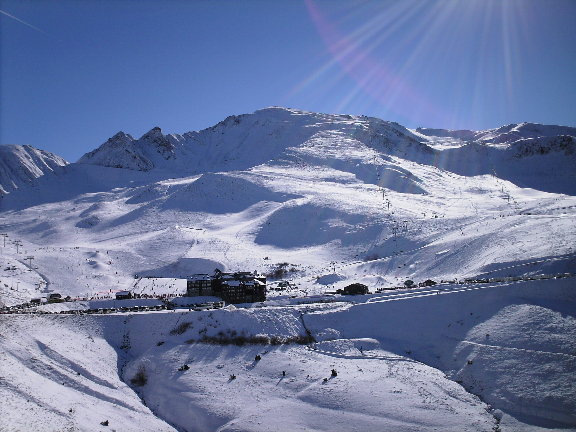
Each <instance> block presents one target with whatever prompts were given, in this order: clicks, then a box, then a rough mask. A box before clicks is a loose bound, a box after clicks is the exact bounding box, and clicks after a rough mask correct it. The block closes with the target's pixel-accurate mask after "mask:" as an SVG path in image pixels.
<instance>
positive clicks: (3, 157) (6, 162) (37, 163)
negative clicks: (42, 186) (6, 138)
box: [0, 145, 68, 196]
mask: <svg viewBox="0 0 576 432" xmlns="http://www.w3.org/2000/svg"><path fill="white" fill-rule="evenodd" d="M65 165H68V162H67V161H65V160H64V159H62V158H61V157H60V156H58V155H55V154H54V153H50V152H48V151H45V150H38V149H36V148H34V147H32V146H29V145H24V146H20V145H1V146H0V196H1V195H3V194H7V193H9V192H11V191H13V190H15V189H18V188H19V187H21V186H23V185H29V184H31V183H33V181H34V180H35V179H37V178H38V177H41V176H43V175H45V174H52V173H55V172H58V170H59V168H60V167H63V166H65Z"/></svg>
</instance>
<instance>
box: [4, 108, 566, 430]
mask: <svg viewBox="0 0 576 432" xmlns="http://www.w3.org/2000/svg"><path fill="white" fill-rule="evenodd" d="M575 137H576V128H570V127H559V126H546V125H536V124H529V123H522V124H518V125H508V126H504V127H501V128H498V129H492V130H488V131H449V130H442V129H422V128H419V129H416V130H410V129H407V128H405V127H403V126H401V125H399V124H397V123H393V122H387V121H384V120H380V119H376V118H371V117H363V116H349V115H330V114H319V113H310V112H305V111H300V110H295V109H287V108H279V107H272V108H266V109H263V110H259V111H256V112H254V113H252V114H246V115H240V116H230V117H228V118H226V119H225V120H223V121H222V122H220V123H218V124H217V125H215V126H213V127H211V128H208V129H204V130H202V131H197V132H187V133H184V134H181V135H179V134H167V135H166V134H164V133H163V132H162V131H161V130H160V129H159V128H153V129H152V130H151V131H150V132H148V133H146V134H145V135H144V136H142V137H141V138H139V139H135V138H133V137H132V136H130V135H128V134H126V133H123V132H119V133H118V134H116V135H115V136H114V137H112V138H110V139H109V140H108V141H107V142H106V143H104V144H103V145H101V146H100V147H99V148H97V149H95V150H94V151H92V152H89V153H87V154H86V155H84V156H83V157H82V158H81V159H80V160H79V161H78V162H76V163H72V164H69V165H67V166H65V167H64V168H62V169H60V170H59V171H60V172H59V173H58V174H59V175H57V176H56V175H45V176H42V177H39V178H37V179H36V180H35V181H34V184H33V186H27V185H22V186H21V187H20V188H19V189H18V190H16V191H13V192H12V193H10V194H8V195H6V196H4V197H2V198H1V199H0V211H1V214H2V222H1V230H2V231H3V232H4V233H6V234H7V235H8V237H7V238H6V246H3V243H1V242H2V241H3V239H0V246H2V255H1V256H0V259H1V262H0V264H1V266H0V301H2V302H3V303H5V304H7V305H13V304H18V303H22V302H25V301H28V300H29V299H30V298H31V297H34V296H38V295H40V294H41V290H44V289H48V290H55V291H58V292H60V293H62V294H63V295H70V296H72V297H90V296H97V297H108V296H110V295H112V293H113V292H114V291H116V290H119V289H130V290H133V291H134V292H141V293H159V292H164V293H166V292H182V289H183V288H182V286H181V284H180V285H179V282H178V280H177V278H183V277H186V276H188V275H190V274H193V273H212V272H213V271H214V269H216V268H218V269H220V270H227V271H238V270H239V271H254V270H257V271H259V272H262V273H265V274H269V275H271V276H274V277H276V276H277V275H282V277H283V279H286V280H289V281H290V283H291V288H290V289H289V291H278V292H276V291H271V292H270V293H269V297H270V299H269V300H268V301H267V302H265V303H263V304H261V305H259V306H262V307H261V308H260V307H259V308H253V309H252V308H250V307H248V308H247V309H244V308H239V309H236V308H234V307H230V308H229V309H227V310H225V311H221V312H222V313H220V312H218V313H216V312H214V314H213V315H208V312H206V313H196V315H194V314H195V312H190V313H188V312H187V311H186V312H181V313H180V312H170V313H168V312H166V313H150V314H144V315H134V316H133V318H132V315H130V316H129V318H126V316H124V315H120V316H110V317H106V316H103V317H97V318H90V317H85V318H86V319H83V318H82V317H80V318H75V319H74V320H73V319H72V317H71V318H70V320H65V319H64V318H62V320H59V321H57V320H53V319H52V317H51V316H45V317H41V318H33V317H30V318H29V319H30V320H33V319H38V320H40V319H41V320H42V321H41V323H42V324H40V326H41V327H42V328H44V327H45V328H46V329H50V330H46V331H47V332H49V333H47V335H44V334H42V331H40V330H38V328H37V327H38V326H37V324H36V321H28V320H27V317H20V318H19V319H18V320H15V321H13V322H11V324H10V325H11V326H13V327H12V328H14V329H17V330H15V331H21V332H25V333H26V334H27V335H28V336H27V337H26V340H25V342H24V343H23V345H22V346H21V344H20V342H19V341H17V340H12V339H10V340H8V341H6V343H5V346H6V352H7V353H8V354H6V358H7V361H9V362H10V364H11V365H12V366H11V367H12V368H14V370H20V369H19V368H24V370H26V371H29V372H30V375H26V374H24V375H18V374H12V373H10V374H9V373H6V374H4V373H3V374H2V375H3V376H6V377H9V378H6V379H7V380H8V381H9V382H10V383H12V385H13V386H14V387H15V388H16V387H25V388H33V387H34V384H33V383H34V379H33V378H32V377H34V376H35V375H34V374H36V373H38V371H39V370H40V369H42V368H43V369H42V370H49V371H52V372H50V374H48V378H46V379H47V380H48V381H47V382H48V383H47V384H46V385H47V386H49V387H47V388H50V391H45V392H44V393H42V395H41V396H38V397H37V398H36V399H35V400H36V401H37V402H33V404H32V405H34V404H36V405H38V406H42V407H44V408H43V409H42V412H43V413H44V414H45V415H46V418H50V419H51V423H50V422H49V423H47V424H50V425H57V424H59V423H58V422H59V421H60V419H61V418H64V417H65V418H66V419H68V420H67V421H69V422H70V425H72V426H74V425H79V424H80V425H83V424H85V423H84V422H88V423H89V424H94V422H96V418H95V417H94V414H93V413H91V412H89V411H87V410H82V409H81V408H80V407H76V408H74V409H77V410H78V416H77V417H74V415H72V414H67V412H65V411H63V412H60V411H59V409H52V408H50V409H47V408H46V406H47V405H46V404H48V402H47V401H49V400H51V398H53V397H57V396H56V395H57V394H58V391H56V390H54V388H57V387H53V385H57V386H59V385H60V384H53V382H58V383H59V382H65V383H68V384H67V387H68V388H69V390H67V391H66V392H65V393H63V394H62V396H58V397H61V399H59V400H61V401H62V403H63V404H73V403H74V401H77V400H82V401H86V403H88V404H93V406H95V407H97V408H95V412H97V413H98V415H99V416H105V415H108V416H110V418H111V422H116V426H117V427H119V428H121V429H125V430H132V429H131V428H133V429H134V430H141V429H142V426H141V425H142V424H145V422H146V421H147V419H150V418H151V419H155V417H153V415H154V414H156V415H157V416H159V417H160V418H161V419H163V420H166V421H167V422H168V423H169V424H170V425H174V426H175V427H176V428H179V429H180V430H283V429H282V425H290V427H289V428H288V429H289V430H297V429H298V428H301V429H305V430H335V429H338V427H336V426H335V425H334V424H331V423H330V422H328V421H327V420H326V419H327V418H333V419H334V421H335V422H337V423H338V425H340V426H341V429H343V430H352V429H354V428H355V427H356V428H357V429H358V430H406V431H408V430H411V431H413V430H434V428H436V429H442V428H444V430H455V431H456V430H470V431H472V430H498V429H499V428H501V430H504V431H506V430H509V431H516V430H517V431H520V430H531V431H534V432H542V431H543V430H549V428H554V427H564V428H568V427H570V426H572V424H573V422H574V421H575V420H574V416H573V412H574V408H575V407H576V389H575V388H574V387H575V386H574V384H573V383H571V382H568V381H570V379H569V378H568V377H569V376H571V374H573V373H574V372H576V365H575V363H574V355H573V354H574V353H573V351H571V350H572V348H573V346H575V344H576V333H575V330H574V329H576V324H575V323H576V317H575V314H574V310H576V308H575V307H573V306H574V304H575V302H576V299H575V298H574V294H573V290H571V287H572V286H573V278H571V277H563V278H562V279H550V280H548V279H547V280H546V281H542V280H540V279H541V278H549V277H553V276H556V275H560V274H562V275H563V276H566V275H564V274H565V273H569V274H575V273H576V251H575V250H574V244H575V243H576V223H574V222H575V218H576V182H574V174H575V173H576V152H575V150H576V143H575V139H576V138H575ZM30 256H32V257H33V258H32V259H30ZM142 277H144V278H142ZM146 277H155V278H152V279H146ZM510 277H512V278H515V279H522V280H510V279H509V278H510ZM495 278H496V279H504V280H505V282H498V283H494V284H491V285H482V286H478V285H474V284H469V285H460V284H456V283H452V284H447V285H446V286H445V288H442V289H441V290H434V289H430V290H427V289H422V290H421V291H418V292H415V291H400V292H397V291H394V292H391V293H386V292H384V293H382V294H374V295H373V296H369V297H365V298H363V299H356V300H348V299H345V298H341V297H331V296H330V295H329V294H326V293H327V292H333V291H335V290H336V289H338V288H343V287H344V286H346V285H348V284H349V283H351V282H360V283H364V284H366V285H367V286H368V287H369V288H370V290H371V291H372V292H374V291H375V290H377V289H378V288H390V287H393V286H396V287H398V286H402V285H403V284H404V282H405V281H407V280H413V281H415V282H421V281H424V280H426V279H433V280H435V281H441V280H444V281H452V282H454V281H456V280H458V281H462V280H464V279H482V280H488V279H491V280H493V279H495ZM271 282H272V286H275V285H274V279H271ZM438 294H445V295H438ZM315 296H318V297H315ZM93 303H94V302H93ZM302 303H305V304H302ZM87 304H88V303H87V302H77V303H71V304H69V305H68V304H67V305H66V307H70V308H72V307H73V308H78V309H82V308H86V307H89V306H87ZM94 304H97V306H93V307H106V306H103V304H104V302H103V301H102V302H100V303H94ZM50 307H52V305H49V306H46V307H44V309H43V310H50ZM170 314H172V315H170ZM181 320H183V321H184V322H190V323H191V324H190V329H189V330H186V329H185V330H184V331H183V333H184V332H186V333H185V334H184V335H182V336H180V334H179V333H177V332H176V333H175V334H173V333H172V330H173V329H174V328H176V327H177V326H178V325H179V323H181ZM38 322H40V321H38ZM518 323H522V325H520V324H518ZM500 324H501V325H500ZM75 329H78V337H76V336H73V334H74V331H75ZM235 331H238V332H240V331H244V332H245V334H246V335H247V336H254V337H256V336H257V335H264V336H265V337H279V338H288V339H290V338H297V337H298V336H301V335H303V334H304V335H305V334H306V332H307V331H310V332H311V334H312V335H313V336H314V338H315V339H316V341H317V344H316V345H315V346H314V347H315V348H316V350H311V348H312V347H300V346H297V347H284V346H283V347H280V348H278V349H277V350H276V349H273V348H270V350H269V351H268V348H266V353H268V352H270V353H271V355H270V358H272V359H273V361H272V362H270V363H268V362H264V363H261V364H259V365H256V364H255V363H252V359H253V358H254V356H255V355H256V354H258V353H260V354H262V349H260V348H258V347H255V346H249V347H240V348H238V347H219V346H210V345H202V344H195V345H193V346H194V351H193V352H192V351H191V350H190V345H189V344H188V343H187V341H188V342H190V341H194V340H198V339H201V338H202V337H203V335H204V336H206V335H208V336H211V337H217V336H218V334H220V333H222V334H229V333H230V334H231V332H235ZM0 333H1V332H0ZM59 333H63V334H66V335H68V336H67V337H68V338H69V341H68V342H66V341H62V342H61V343H60V342H59V343H58V345H57V346H54V347H52V348H51V349H52V350H54V351H58V352H59V353H60V352H61V353H65V354H62V355H56V354H54V353H53V352H52V351H50V350H46V349H45V348H43V347H44V346H45V345H46V344H47V343H48V342H47V341H48V340H54V339H55V338H56V337H55V335H57V334H59ZM560 333H561V334H562V335H560ZM152 336H153V337H152ZM89 337H93V338H94V339H95V341H96V342H94V343H95V345H94V346H92V345H90V347H89V348H87V349H86V350H85V352H83V353H82V354H80V353H77V352H75V350H74V349H73V346H72V345H70V344H76V343H78V344H84V343H85V342H84V341H85V339H86V338H89ZM536 339H537V340H538V341H542V342H541V343H540V342H537V341H536ZM71 341H74V342H71ZM91 343H92V342H91ZM190 343H192V342H190ZM100 346H108V347H113V349H107V350H104V351H105V357H106V360H102V362H105V364H106V366H103V367H102V368H100V369H101V370H102V371H104V372H98V373H96V372H93V371H89V370H88V369H87V368H88V366H87V365H90V364H91V363H92V362H94V361H95V360H94V359H95V358H97V354H96V352H97V351H98V350H97V349H96V348H94V347H100ZM364 350H366V352H367V353H369V354H370V356H369V358H363V351H364ZM104 351H103V352H104ZM262 355H264V354H262ZM115 356H117V358H116V357H115ZM30 358H35V359H38V358H40V359H42V362H43V364H44V366H42V368H40V369H39V366H38V365H37V363H36V360H34V361H33V360H30ZM99 361H100V360H99ZM175 362H176V363H175ZM116 363H118V365H116ZM180 363H187V364H188V363H189V364H191V365H193V366H192V369H191V372H190V371H189V373H187V375H184V374H181V373H180V372H179V371H177V368H176V367H175V365H176V364H178V365H180ZM424 363H425V364H424ZM58 364H61V365H62V364H63V365H64V366H65V368H67V369H66V370H68V369H70V370H69V371H68V372H70V374H69V376H68V375H67V377H63V375H62V373H57V372H54V371H53V370H52V369H58V366H57V365H58ZM110 364H114V365H115V366H114V367H116V366H117V367H118V376H114V377H111V376H110V374H109V373H108V372H106V371H108V369H110V368H111V366H110ZM46 365H49V366H46ZM78 366H81V367H78ZM334 367H336V368H338V369H339V370H340V369H342V370H345V371H346V373H345V374H342V376H341V375H339V376H338V380H331V381H326V382H324V381H323V380H322V379H321V376H322V374H323V373H324V372H323V371H324V369H328V370H329V369H330V368H334ZM506 367H509V368H512V369H513V370H514V372H512V373H510V374H506V372H505V369H506ZM140 368H144V369H145V370H146V371H148V372H149V374H148V375H149V383H150V384H149V385H148V387H143V388H138V387H137V386H132V387H133V388H136V390H137V391H138V392H139V395H140V396H141V397H142V398H143V399H144V400H145V401H146V406H147V408H146V407H142V408H141V409H140V408H137V407H136V405H134V404H135V402H134V401H135V400H136V399H135V398H134V393H133V392H132V389H130V388H122V385H123V384H122V381H121V380H120V378H122V379H123V380H124V382H130V379H131V378H132V377H134V376H136V375H137V374H138V373H139V370H140ZM112 369H114V368H112ZM112 369H110V370H112ZM173 369H174V370H173ZM276 369H278V370H276ZM282 370H285V371H286V370H287V371H288V373H289V374H293V375H289V377H288V378H287V379H286V380H284V379H283V378H282V377H280V378H276V374H277V373H280V372H281V371H282ZM384 370H385V371H384ZM76 371H79V372H81V375H80V376H77V375H75V374H76ZM88 371H89V372H90V373H87V372H88ZM239 371H241V372H239ZM518 371H522V373H519V372H518ZM68 372H66V374H68ZM232 374H237V375H238V376H239V379H238V380H228V377H229V376H230V375H232ZM547 374H548V375H547ZM119 377H120V378H119ZM270 377H274V380H271V378H270ZM447 377H449V378H451V379H453V380H455V381H457V382H459V383H461V384H462V385H463V386H464V387H465V389H466V390H468V391H470V392H472V393H474V394H475V395H479V396H480V397H481V398H482V400H479V399H477V398H476V397H475V396H472V395H470V394H468V393H466V392H465V391H464V390H463V389H462V388H461V387H459V386H457V385H456V384H455V383H454V382H453V381H451V380H449V379H448V378H447ZM215 382H216V384H211V383H215ZM356 382H362V383H363V384H362V386H361V389H360V390H353V391H351V389H354V388H356V387H355V383H356ZM566 382H568V383H566ZM233 385H237V386H238V387H239V388H238V391H228V388H229V387H231V386H233ZM281 386H284V387H281ZM280 387H281V388H280ZM106 388H114V391H113V392H112V393H111V394H112V395H113V396H102V395H105V394H106V392H107V391H108V390H106ZM525 388H530V389H531V390H530V391H525V390H524V389H525ZM532 389H536V390H534V391H533V390H532ZM278 391H279V392H280V393H277V392H278ZM6 392H7V395H8V396H7V397H8V399H7V400H10V401H12V403H13V404H14V405H15V406H17V405H18V404H20V403H24V402H23V401H24V400H26V399H27V396H22V393H18V392H17V391H16V390H14V391H12V390H6ZM123 392H126V395H127V396H126V397H127V399H126V400H127V402H126V403H125V404H123V405H122V407H121V409H120V411H116V410H115V409H113V408H110V406H109V404H112V405H114V403H115V402H114V401H117V400H121V399H122V398H123V396H122V394H123ZM258 392H261V393H258ZM23 394H24V395H25V394H26V393H23ZM246 394H250V396H246ZM368 394H370V395H376V397H372V396H368ZM222 395H225V396H222ZM243 395H244V396H243ZM278 395H280V396H278ZM244 400H249V401H250V403H248V404H243V403H242V401H244ZM279 400H282V401H283V402H282V403H286V404H287V405H286V406H287V408H286V409H287V412H288V413H289V414H287V415H286V416H281V419H280V420H279V418H278V417H277V416H276V415H274V416H268V415H262V412H265V411H267V410H271V409H272V408H273V406H274V404H278V403H280V402H279ZM378 400H383V401H385V403H384V404H378V403H376V401H378ZM287 401H288V402H287ZM27 403H28V402H27ZM486 403H490V404H492V407H490V406H488V405H486ZM231 406H233V407H238V408H234V409H233V410H230V409H229V407H231ZM407 406H410V407H414V410H406V407H407ZM495 409H496V411H495ZM497 409H502V410H504V412H505V413H507V414H506V415H504V417H502V415H503V414H502V413H501V412H498V411H497ZM400 411H402V412H404V411H406V412H407V414H406V415H404V414H403V415H398V414H397V413H398V412H400ZM71 412H72V411H71ZM73 412H76V411H73ZM136 412H137V413H136ZM274 412H276V411H274ZM127 413H133V414H130V415H134V416H136V417H137V418H138V419H139V420H138V422H137V423H135V424H136V425H137V426H130V423H129V422H126V420H125V418H127V417H126V415H128V414H127ZM295 413H299V414H301V416H299V417H297V419H296V420H295V418H296V417H294V415H295ZM302 413H304V414H302ZM395 413H396V414H395ZM0 418H2V416H0ZM10 418H12V417H10ZM464 418H465V419H466V421H464V420H463V419H464ZM502 418H503V419H504V420H503V421H502V423H500V424H499V422H500V419H502ZM103 419H104V418H102V420H103ZM318 419H320V420H318ZM258 421H261V425H259V424H258ZM88 423H86V424H88ZM96 424H98V422H96ZM192 424H194V426H192ZM170 425H168V424H164V423H162V424H160V423H158V424H155V426H154V428H155V429H154V430H164V429H165V430H171V426H170ZM27 426H29V425H27ZM540 426H542V427H545V428H547V429H541V428H540ZM47 428H48V429H49V427H47ZM163 428H164V429H163ZM219 428H220V429H219ZM21 429H26V428H25V427H23V426H22V427H21ZM88 429H90V428H88Z"/></svg>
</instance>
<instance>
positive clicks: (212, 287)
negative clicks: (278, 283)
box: [186, 270, 266, 303]
mask: <svg viewBox="0 0 576 432" xmlns="http://www.w3.org/2000/svg"><path fill="white" fill-rule="evenodd" d="M186 295H187V296H189V297H198V296H215V297H220V298H221V299H222V300H224V301H225V302H226V303H254V302H261V301H264V300H266V277H265V276H262V275H259V274H258V273H257V272H254V273H250V272H236V273H223V272H221V271H220V270H216V271H215V272H214V275H212V276H210V275H207V274H197V275H193V276H191V277H190V278H188V279H187V282H186Z"/></svg>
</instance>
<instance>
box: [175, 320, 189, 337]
mask: <svg viewBox="0 0 576 432" xmlns="http://www.w3.org/2000/svg"><path fill="white" fill-rule="evenodd" d="M190 327H192V323H191V322H183V323H182V324H179V325H178V326H177V327H174V328H173V329H172V330H170V334H171V335H172V336H174V335H181V334H182V333H184V332H186V330H188V329H189V328H190Z"/></svg>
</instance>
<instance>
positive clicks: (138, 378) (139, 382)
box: [130, 365, 148, 387]
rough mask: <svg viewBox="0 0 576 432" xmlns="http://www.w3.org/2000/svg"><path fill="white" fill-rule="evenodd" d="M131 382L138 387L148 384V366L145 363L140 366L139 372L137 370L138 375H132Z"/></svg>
mask: <svg viewBox="0 0 576 432" xmlns="http://www.w3.org/2000/svg"><path fill="white" fill-rule="evenodd" d="M130 382H131V383H132V385H135V386H138V387H142V386H144V385H146V383H148V374H147V373H146V368H145V367H144V365H140V366H138V372H136V375H134V376H133V377H132V379H131V380H130Z"/></svg>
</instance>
